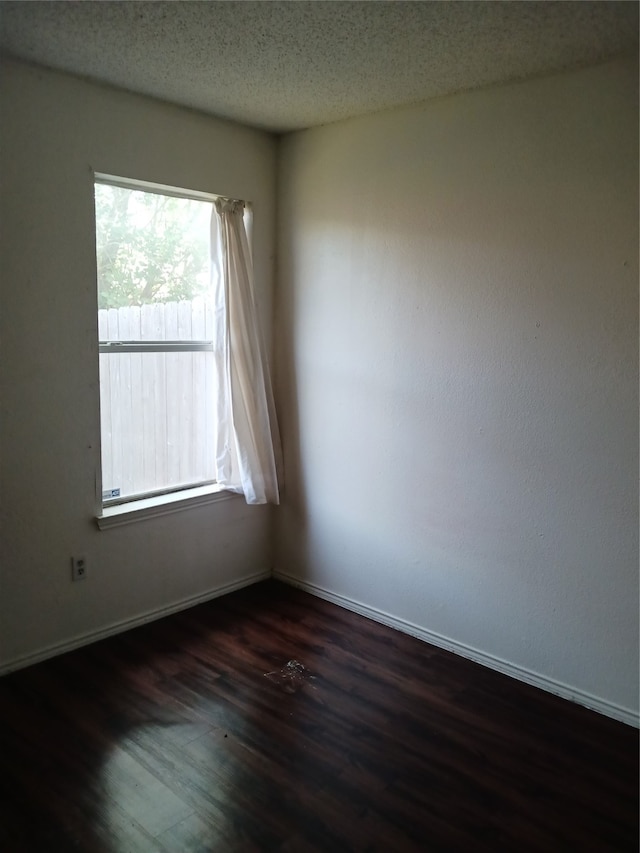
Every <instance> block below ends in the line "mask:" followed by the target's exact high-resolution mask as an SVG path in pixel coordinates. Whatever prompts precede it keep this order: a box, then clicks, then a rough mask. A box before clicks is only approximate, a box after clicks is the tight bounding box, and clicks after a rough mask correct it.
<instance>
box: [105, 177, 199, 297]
mask: <svg viewBox="0 0 640 853" xmlns="http://www.w3.org/2000/svg"><path fill="white" fill-rule="evenodd" d="M95 204H96V251H97V260H98V307H99V308H121V307H124V306H127V305H143V304H145V303H150V302H167V301H179V300H183V299H193V298H194V297H195V296H199V295H202V294H204V292H205V291H206V289H207V287H208V269H209V266H208V264H209V259H208V254H209V249H208V230H209V218H210V216H211V205H210V204H209V203H207V202H200V201H194V200H192V199H183V198H174V197H171V196H166V195H160V194H158V193H149V192H142V191H139V190H128V189H123V188H121V187H114V186H110V185H107V184H96V186H95Z"/></svg>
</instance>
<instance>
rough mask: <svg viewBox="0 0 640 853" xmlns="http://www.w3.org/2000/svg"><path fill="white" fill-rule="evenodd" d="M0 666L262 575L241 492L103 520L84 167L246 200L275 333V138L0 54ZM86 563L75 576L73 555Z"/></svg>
mask: <svg viewBox="0 0 640 853" xmlns="http://www.w3.org/2000/svg"><path fill="white" fill-rule="evenodd" d="M1 86H2V102H1V117H2V134H1V145H2V152H1V154H2V156H1V180H2V185H1V195H0V203H1V205H2V206H1V209H0V213H1V219H0V228H1V237H2V249H1V258H2V267H1V276H2V307H1V323H2V326H1V339H0V340H1V348H2V349H1V371H2V373H1V381H2V386H1V405H2V409H1V425H2V446H1V461H0V464H1V466H2V467H1V482H2V562H1V574H0V667H2V666H5V667H7V666H11V665H15V664H16V662H20V661H22V662H24V661H25V659H28V658H29V656H30V655H37V654H39V653H41V652H42V651H43V650H47V649H51V648H52V647H54V646H55V645H56V644H60V643H66V642H70V641H73V640H74V638H79V637H82V636H85V635H87V634H90V633H92V632H95V631H100V630H102V629H106V628H108V627H109V626H111V625H114V624H115V623H118V622H121V621H123V620H128V619H134V618H136V617H139V616H141V615H144V614H146V613H149V612H154V611H157V610H159V609H162V608H167V607H171V606H173V605H175V604H177V603H179V602H181V601H184V600H186V599H190V598H192V597H197V596H201V595H206V594H207V593H209V592H212V591H214V590H217V589H220V588H222V587H225V586H226V585H228V584H236V583H242V582H243V581H244V580H247V579H250V578H252V577H254V576H256V575H258V574H260V573H268V572H269V569H270V553H269V543H270V533H269V512H268V510H266V509H265V508H260V507H247V506H246V505H245V504H244V502H243V501H242V500H241V499H239V498H233V499H231V500H229V501H225V502H221V503H218V504H215V505H211V506H208V507H201V508H198V509H193V510H190V511H188V512H183V513H179V514H175V515H171V516H165V517H163V518H159V519H153V520H148V521H144V522H141V523H139V524H134V525H131V526H128V527H120V528H117V529H112V530H106V531H98V529H97V528H96V525H95V522H94V520H93V516H94V514H95V477H96V471H97V469H98V466H99V418H98V404H99V400H98V355H97V332H96V326H97V317H96V308H97V306H96V285H95V275H96V274H95V250H94V225H93V177H92V169H95V170H96V171H99V172H105V173H108V174H115V175H121V176H125V177H132V178H139V179H142V180H147V181H154V182H159V183H164V184H170V185H173V186H178V187H184V188H188V189H196V190H204V191H209V192H214V193H220V194H226V195H230V196H235V197H240V198H245V199H248V200H249V201H251V202H252V203H253V205H254V258H255V261H256V270H257V272H256V283H257V289H258V292H259V295H260V300H261V308H262V312H263V317H264V318H265V327H266V332H267V333H268V332H269V323H268V320H269V319H270V315H271V297H272V278H273V276H272V266H273V249H274V246H273V242H274V224H275V223H274V193H275V184H274V181H275V146H276V143H275V140H274V139H273V138H272V137H270V136H268V135H267V134H264V133H261V132H258V131H253V130H249V129H246V128H242V127H239V126H235V125H233V124H230V123H227V122H223V121H216V120H214V119H212V118H207V117H205V116H202V115H199V114H197V113H195V112H190V111H187V110H182V109H178V108H175V107H171V106H168V105H164V104H161V103H160V102H155V101H152V100H149V99H145V98H141V97H137V96H134V95H128V94H124V93H121V92H116V91H115V90H111V89H108V88H105V87H99V86H94V85H92V84H89V83H86V82H83V81H80V80H77V79H74V78H72V77H67V76H65V75H61V74H56V73H53V72H48V71H44V70H36V69H32V68H30V67H28V66H25V65H23V64H20V63H14V62H7V63H5V64H4V65H3V67H2V84H1ZM78 553H84V554H86V556H87V557H88V561H89V569H88V578H87V579H86V580H85V581H83V582H81V583H75V584H73V583H71V574H70V562H69V559H70V556H71V555H72V554H78Z"/></svg>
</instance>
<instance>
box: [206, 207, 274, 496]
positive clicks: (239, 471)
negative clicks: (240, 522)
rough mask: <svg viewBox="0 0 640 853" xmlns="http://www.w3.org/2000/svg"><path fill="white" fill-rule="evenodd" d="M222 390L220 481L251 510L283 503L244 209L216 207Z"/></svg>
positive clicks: (217, 318) (218, 450)
mask: <svg viewBox="0 0 640 853" xmlns="http://www.w3.org/2000/svg"><path fill="white" fill-rule="evenodd" d="M211 270H212V282H213V289H214V316H215V325H216V327H215V329H214V336H215V341H216V366H217V370H216V372H217V379H218V388H217V394H216V401H217V422H218V423H217V447H216V469H217V470H216V479H217V481H218V482H219V483H220V484H221V485H223V486H224V487H225V488H227V489H230V490H232V491H235V492H241V493H242V494H244V496H245V499H246V501H247V503H249V504H262V503H275V504H277V503H278V502H279V492H278V472H279V470H280V469H281V458H282V455H281V449H280V435H279V432H278V423H277V420H276V415H275V407H274V403H273V393H272V389H271V379H270V376H269V368H268V365H267V361H266V358H265V350H264V345H263V341H262V334H261V331H260V324H259V321H258V315H257V311H256V303H255V298H254V292H253V264H252V259H251V252H250V249H249V241H248V240H247V232H246V229H245V224H244V202H242V201H236V200H231V199H223V198H220V199H217V200H216V201H215V203H214V210H213V212H212V216H211Z"/></svg>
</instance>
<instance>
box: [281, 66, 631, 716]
mask: <svg viewBox="0 0 640 853" xmlns="http://www.w3.org/2000/svg"><path fill="white" fill-rule="evenodd" d="M636 81H637V67H636V65H635V63H633V62H624V61H620V62H614V63H611V64H608V65H603V66H601V67H597V68H593V69H590V70H585V71H579V72H572V73H567V74H563V75H558V76H555V77H549V78H546V79H540V80H536V81H531V82H527V83H523V84H517V85H511V86H505V87H502V88H496V89H492V90H485V91H482V92H476V93H470V94H465V95H458V96H454V97H451V98H445V99H441V100H439V101H435V102H432V103H431V104H428V105H425V106H423V107H416V108H412V109H401V110H395V111H392V112H387V113H381V114H377V115H375V116H370V117H366V118H361V119H353V120H350V121H345V122H342V123H339V124H335V125H332V126H330V127H325V128H318V129H315V130H311V131H306V132H302V133H298V134H294V135H292V136H289V137H287V138H286V140H285V143H284V145H283V148H282V150H281V158H280V167H281V170H280V179H281V196H280V243H279V246H280V255H279V257H280V273H279V288H280V291H279V303H278V313H277V323H278V324H279V334H278V339H279V342H280V343H279V361H278V363H279V382H278V395H279V403H280V406H281V409H282V411H283V414H284V417H283V423H282V433H283V436H284V441H285V454H286V474H287V486H286V500H285V503H284V505H283V506H282V507H281V509H280V510H279V512H278V542H279V551H278V560H277V569H278V570H280V571H283V572H286V573H289V574H290V575H293V576H295V577H296V578H298V579H300V580H302V581H304V582H307V583H310V584H314V585H316V586H318V587H320V588H322V589H324V590H327V591H329V592H330V593H333V594H336V595H341V596H345V597H346V598H347V599H350V600H352V601H355V602H359V603H361V604H364V605H366V606H368V607H370V608H373V609H374V610H378V611H382V612H384V613H386V614H391V615H392V616H394V617H396V618H398V619H402V620H406V621H407V622H408V623H412V624H413V625H415V626H418V627H419V628H424V629H425V630H428V631H431V632H435V633H436V634H438V635H440V636H441V637H444V638H451V639H452V640H454V641H455V642H456V643H458V644H461V645H462V646H465V647H467V648H471V649H476V650H479V651H480V652H482V653H484V654H486V655H489V656H493V657H494V658H496V659H500V660H503V661H506V662H509V663H511V664H513V665H515V666H516V667H519V668H521V669H522V670H525V671H527V672H530V673H537V674H539V675H540V676H542V677H543V678H546V679H549V680H551V681H554V682H557V683H561V684H564V685H568V686H569V688H575V689H576V690H579V691H582V692H583V693H584V694H587V695H590V696H593V697H596V698H598V699H599V700H601V701H602V702H605V703H610V704H611V705H612V706H618V707H619V708H623V709H628V710H630V711H633V710H634V709H635V710H637V707H638V549H637V546H638V541H637V531H638V525H637V519H638V513H637V510H638V480H637V471H638V464H637V463H638V428H637V414H638V405H637V404H638V396H637V366H638V365H637V348H638V319H637V318H638V300H637V287H638V265H637V262H638V243H637V234H638V208H637V187H638V174H637V143H638V138H637V124H638V115H637V83H636Z"/></svg>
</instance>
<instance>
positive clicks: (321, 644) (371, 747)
mask: <svg viewBox="0 0 640 853" xmlns="http://www.w3.org/2000/svg"><path fill="white" fill-rule="evenodd" d="M291 659H295V660H297V661H299V662H300V663H302V664H303V665H304V666H305V667H306V668H307V672H306V673H302V675H301V674H300V673H294V678H293V679H287V678H285V679H284V680H281V681H279V680H278V678H277V677H276V678H275V680H272V679H270V678H266V677H265V673H267V672H271V671H276V672H277V671H278V670H280V668H281V667H283V666H284V665H286V663H287V662H288V661H289V660H291ZM308 673H310V674H311V675H313V678H304V677H303V676H305V675H307V674H308ZM298 687H299V688H300V689H297V690H296V692H286V691H285V689H283V688H287V689H288V690H292V689H294V688H298ZM0 748H1V750H2V765H1V772H0V796H1V798H2V799H1V805H0V849H1V850H2V851H6V853H19V852H20V851H43V853H49V852H50V851H52V853H58V851H67V850H73V851H78V850H79V851H91V853H93V851H96V853H102V851H104V853H107V851H109V853H124V852H125V851H127V853H129V851H161V852H163V853H166V851H175V853H191V851H203V853H205V851H207V852H208V851H282V853H285V851H286V853H306V851H325V850H329V851H335V853H338V851H351V850H353V851H373V850H377V851H390V853H391V852H392V851H439V850H446V851H475V850H487V851H500V850H509V851H555V850H567V851H607V850H611V851H627V850H628V851H637V850H638V732H637V731H636V730H635V729H633V728H631V727H629V726H625V725H623V724H621V723H617V722H614V721H612V720H610V719H607V718H605V717H602V716H600V715H598V714H595V713H593V712H591V711H588V710H586V709H584V708H581V707H579V706H577V705H573V704H570V703H568V702H566V701H564V700H562V699H558V698H556V697H554V696H551V695H549V694H546V693H543V692H540V691H538V690H536V689H534V688H532V687H528V686H526V685H523V684H520V683H518V682H516V681H513V680H511V679H509V678H507V677H506V676H502V675H499V674H497V673H494V672H491V671H490V670H487V669H484V668H482V667H480V666H478V665H476V664H473V663H471V662H469V661H466V660H464V659H461V658H459V657H456V656H455V655H452V654H450V653H448V652H444V651H441V650H439V649H436V648H433V647H432V646H428V645H426V644H424V643H422V642H420V641H418V640H415V639H412V638H410V637H407V636H405V635H403V634H399V633H397V632H395V631H393V630H391V629H389V628H386V627H383V626H381V625H378V624H376V623H374V622H371V621H369V620H367V619H364V618H362V617H360V616H357V615H355V614H352V613H349V612H347V611H345V610H341V609H340V608H338V607H335V606H334V605H332V604H328V603H327V602H324V601H321V600H319V599H316V598H313V597H311V596H309V595H307V594H305V593H303V592H300V591H297V590H294V589H291V588H289V587H286V586H283V585H281V584H278V583H275V582H267V583H263V584H258V585H256V586H254V587H251V588H249V589H246V590H242V591H240V592H237V593H234V594H233V595H229V596H226V597H225V598H222V599H218V600H216V601H213V602H210V603H208V604H204V605H201V606H199V607H196V608H194V609H192V610H189V611H186V612H183V613H180V614H177V615H175V616H170V617H168V618H166V619H163V620H161V621H158V622H155V623H153V624H150V625H147V626H145V627H143V628H138V629H136V630H134V631H130V632H128V633H126V634H121V635H119V636H117V637H113V638H111V639H108V640H104V641H102V642H100V643H96V644H94V645H92V646H89V647H86V648H84V649H81V650H78V651H75V652H72V653H69V654H66V655H64V656H61V657H59V658H56V659H53V660H50V661H46V662H44V663H42V664H38V665H37V666H33V667H30V668H29V669H26V670H22V671H21V672H17V673H13V674H12V675H8V676H5V677H4V678H3V679H1V680H0Z"/></svg>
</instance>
